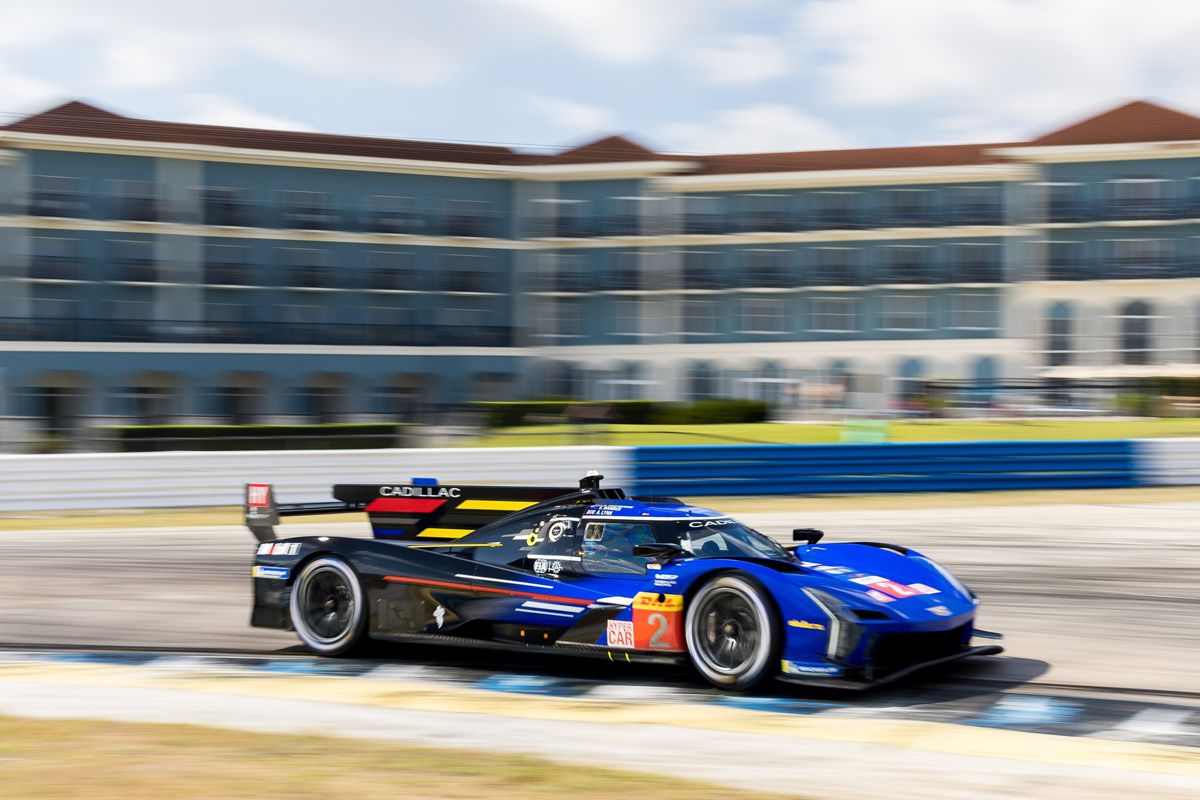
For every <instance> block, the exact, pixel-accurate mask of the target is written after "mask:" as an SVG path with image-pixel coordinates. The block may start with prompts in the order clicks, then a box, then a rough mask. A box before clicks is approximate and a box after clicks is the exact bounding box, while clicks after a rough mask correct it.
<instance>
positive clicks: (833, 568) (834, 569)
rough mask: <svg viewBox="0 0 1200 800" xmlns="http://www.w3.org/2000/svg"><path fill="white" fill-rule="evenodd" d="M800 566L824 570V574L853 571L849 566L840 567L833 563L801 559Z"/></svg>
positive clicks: (818, 570)
mask: <svg viewBox="0 0 1200 800" xmlns="http://www.w3.org/2000/svg"><path fill="white" fill-rule="evenodd" d="M800 566H802V567H808V568H809V569H813V570H816V571H817V572H824V573H825V574H826V575H850V574H852V573H853V572H854V570H852V569H850V568H849V567H840V566H837V565H835V564H819V563H817V562H816V561H801V562H800Z"/></svg>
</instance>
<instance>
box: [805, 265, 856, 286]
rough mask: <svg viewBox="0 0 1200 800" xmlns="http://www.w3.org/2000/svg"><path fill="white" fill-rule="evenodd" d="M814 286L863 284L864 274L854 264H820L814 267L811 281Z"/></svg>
mask: <svg viewBox="0 0 1200 800" xmlns="http://www.w3.org/2000/svg"><path fill="white" fill-rule="evenodd" d="M809 282H810V283H811V284H812V285H813V286H861V285H863V284H864V283H865V281H864V279H863V275H862V274H861V273H860V272H859V271H858V270H857V269H855V268H854V267H852V266H836V265H825V266H821V265H818V266H816V267H814V268H813V271H812V274H811V277H810V281H809Z"/></svg>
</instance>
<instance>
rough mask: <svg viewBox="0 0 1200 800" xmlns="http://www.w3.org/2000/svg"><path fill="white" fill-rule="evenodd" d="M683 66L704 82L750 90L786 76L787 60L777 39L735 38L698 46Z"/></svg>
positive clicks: (748, 36) (744, 36)
mask: <svg viewBox="0 0 1200 800" xmlns="http://www.w3.org/2000/svg"><path fill="white" fill-rule="evenodd" d="M685 62H686V63H687V64H688V66H690V67H691V68H692V69H693V70H695V71H697V72H699V73H700V76H701V78H703V79H704V80H705V81H706V82H708V83H711V84H714V85H717V86H753V85H756V84H759V83H763V82H764V81H768V80H770V79H772V78H778V77H780V76H781V75H785V74H787V72H788V69H789V67H790V63H789V62H790V59H789V58H788V54H787V51H786V50H785V49H784V47H783V44H782V43H781V42H780V41H779V40H778V39H776V38H774V37H772V36H766V35H758V34H748V33H745V34H736V35H733V36H729V37H726V38H725V39H724V40H723V41H721V42H719V43H715V44H711V45H701V46H698V47H696V48H694V49H693V50H691V51H690V52H689V53H687V55H686V56H685Z"/></svg>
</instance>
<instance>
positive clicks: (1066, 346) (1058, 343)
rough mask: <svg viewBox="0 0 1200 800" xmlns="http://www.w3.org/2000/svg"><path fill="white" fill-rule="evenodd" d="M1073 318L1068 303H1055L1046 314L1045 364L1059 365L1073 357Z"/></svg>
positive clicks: (1064, 363) (1067, 362)
mask: <svg viewBox="0 0 1200 800" xmlns="http://www.w3.org/2000/svg"><path fill="white" fill-rule="evenodd" d="M1074 334H1075V320H1074V314H1073V313H1072V312H1071V306H1070V304H1068V303H1055V304H1054V305H1052V306H1051V307H1050V312H1049V313H1048V314H1047V315H1046V364H1047V365H1048V366H1051V367H1061V366H1065V365H1067V364H1070V363H1071V361H1072V360H1073V359H1074V355H1075V353H1074V350H1075V347H1074V342H1073V338H1074Z"/></svg>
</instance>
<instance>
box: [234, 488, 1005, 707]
mask: <svg viewBox="0 0 1200 800" xmlns="http://www.w3.org/2000/svg"><path fill="white" fill-rule="evenodd" d="M602 478H603V476H601V475H598V474H595V473H589V474H588V475H587V476H586V477H584V478H583V479H582V480H581V481H579V486H578V488H577V489H576V488H566V489H553V488H540V487H517V486H466V485H443V484H440V483H438V482H437V481H436V480H433V479H419V478H414V479H413V480H412V482H411V483H407V484H387V485H359V484H353V485H351V484H347V485H338V486H334V487H333V496H334V498H335V499H334V500H332V501H329V502H321V503H298V504H278V503H276V501H275V496H274V490H273V488H272V487H271V486H270V485H268V484H247V486H246V506H245V518H246V524H247V526H248V527H249V528H250V530H251V532H252V533H254V535H255V537H256V538H257V539H258V540H259V545H258V549H257V553H256V556H255V561H254V567H253V571H252V575H253V586H254V609H253V613H252V615H251V624H252V625H254V626H258V627H264V628H282V629H286V630H294V631H295V632H296V634H297V636H299V638H300V641H301V642H303V643H304V645H305V646H306V647H307V648H308V649H309V650H311V651H312V652H314V653H317V654H320V655H325V656H341V655H345V654H349V653H352V652H354V651H355V649H356V648H358V647H359V646H361V645H363V644H364V643H365V642H367V641H368V640H384V641H391V642H400V643H406V642H420V643H438V644H456V645H468V646H472V647H476V648H510V649H520V650H524V651H544V652H548V651H553V652H556V653H571V654H577V655H584V656H595V657H599V658H605V659H608V660H611V661H621V662H664V661H667V662H686V661H690V662H691V664H692V665H693V666H694V667H695V669H696V670H697V671H698V672H699V673H700V675H702V676H703V677H704V678H705V679H707V680H708V681H710V682H711V683H712V684H714V685H716V686H718V687H721V688H725V689H730V690H738V691H741V690H748V689H752V688H754V687H757V686H760V685H761V684H763V683H765V682H767V681H770V680H772V679H780V680H783V681H790V682H794V683H803V684H810V685H821V686H841V687H852V688H861V687H866V686H871V685H877V684H879V683H882V682H886V681H890V680H895V679H897V678H899V677H902V676H904V675H908V674H910V673H912V672H914V671H916V670H919V669H924V668H927V667H931V666H934V665H939V664H944V663H947V662H950V661H954V660H957V659H961V658H965V657H968V656H976V655H991V654H995V653H999V652H1001V648H1000V647H998V646H996V645H994V644H990V645H975V646H973V645H972V637H973V636H974V635H976V633H977V632H976V631H975V630H974V620H975V611H976V608H977V607H978V604H979V600H978V598H977V597H976V596H975V594H974V592H972V591H971V590H970V589H968V588H967V587H966V586H964V585H963V584H962V583H961V582H960V581H958V580H957V579H956V578H955V577H954V576H953V575H951V574H950V573H949V572H948V571H947V570H946V569H945V568H943V567H942V566H940V565H939V564H937V563H936V562H934V561H933V560H931V559H929V558H926V557H925V556H923V555H921V554H920V553H917V552H916V551H913V550H909V549H907V548H904V547H900V546H897V545H893V544H883V543H879V542H839V543H833V544H824V543H821V539H822V537H823V534H822V532H821V531H818V530H814V529H810V528H797V529H796V530H794V531H793V544H792V545H791V546H789V547H784V546H782V545H780V544H779V543H778V542H776V541H775V540H774V539H772V538H770V537H768V536H766V535H764V534H762V533H759V532H758V531H755V530H753V529H751V528H750V527H748V526H746V525H744V524H742V523H741V522H738V521H737V520H736V519H734V518H733V517H730V516H729V515H727V514H722V513H720V512H718V511H713V510H710V509H707V508H699V507H697V506H692V505H688V504H687V503H684V502H682V501H681V500H678V499H676V498H672V497H627V496H626V494H625V492H623V491H622V490H621V489H615V488H601V486H600V484H601V480H602ZM359 510H361V511H365V512H366V513H367V515H368V518H369V520H370V523H371V528H372V532H373V536H374V538H372V539H365V538H355V537H338V536H301V537H292V538H284V539H277V538H276V536H275V525H276V524H278V522H279V518H280V517H281V516H287V515H299V514H329V513H342V512H346V511H359ZM979 633H982V632H979ZM989 636H990V637H991V638H996V637H997V635H996V634H989Z"/></svg>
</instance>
